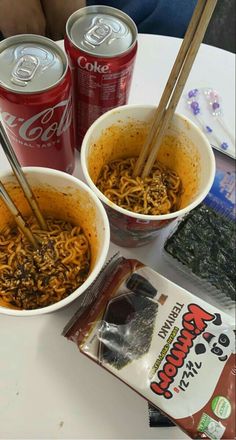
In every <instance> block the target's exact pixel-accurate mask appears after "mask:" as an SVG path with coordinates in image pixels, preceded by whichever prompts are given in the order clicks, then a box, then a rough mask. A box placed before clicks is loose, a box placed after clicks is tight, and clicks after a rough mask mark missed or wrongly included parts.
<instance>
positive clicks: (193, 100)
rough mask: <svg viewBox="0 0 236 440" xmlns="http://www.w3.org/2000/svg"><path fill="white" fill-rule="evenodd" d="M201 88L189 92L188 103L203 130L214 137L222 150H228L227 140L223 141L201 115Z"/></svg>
mask: <svg viewBox="0 0 236 440" xmlns="http://www.w3.org/2000/svg"><path fill="white" fill-rule="evenodd" d="M199 94H200V92H199V90H198V89H192V90H190V91H189V92H188V94H187V104H188V107H189V110H190V112H191V113H192V114H193V115H194V116H195V117H196V119H197V121H198V123H199V125H200V127H201V128H202V130H203V131H204V132H205V133H206V134H207V135H210V136H211V138H212V139H214V142H216V143H217V144H218V145H219V146H220V147H221V148H222V150H227V148H228V144H227V142H221V141H220V139H219V138H218V136H216V134H215V133H213V129H212V128H211V127H210V126H209V125H208V124H206V123H205V121H204V120H203V119H202V116H201V108H200V104H199Z"/></svg>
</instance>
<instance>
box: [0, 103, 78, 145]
mask: <svg viewBox="0 0 236 440" xmlns="http://www.w3.org/2000/svg"><path fill="white" fill-rule="evenodd" d="M0 119H1V120H2V121H3V123H4V125H5V127H6V128H7V130H8V131H10V133H12V134H13V135H15V136H17V137H20V138H22V139H23V140H24V141H26V142H32V141H41V142H48V141H49V140H50V139H52V138H53V137H55V136H56V137H60V136H61V135H62V134H63V133H64V132H65V131H67V130H68V128H69V127H70V125H71V122H72V98H71V97H70V98H69V99H67V100H64V101H61V102H59V103H58V104H56V105H55V106H53V107H50V108H46V109H44V110H42V111H41V112H39V113H37V114H35V115H33V116H31V118H29V119H26V120H25V119H23V118H21V117H19V116H18V115H17V116H16V115H12V114H10V113H8V112H5V111H3V112H1V113H0Z"/></svg>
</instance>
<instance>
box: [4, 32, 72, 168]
mask: <svg viewBox="0 0 236 440" xmlns="http://www.w3.org/2000/svg"><path fill="white" fill-rule="evenodd" d="M0 66H1V69H0V118H1V120H2V121H3V123H4V126H5V128H6V131H7V133H8V135H9V137H10V140H11V143H12V146H13V148H14V150H15V153H16V155H17V157H18V159H19V161H20V163H21V165H22V166H31V165H32V166H42V167H47V168H55V169H58V170H61V171H66V172H68V173H72V172H73V169H74V165H75V157H74V146H75V140H74V127H73V117H72V113H73V112H72V78H71V71H70V68H69V65H68V59H67V56H66V54H65V53H64V51H63V50H62V49H61V48H60V47H59V46H58V45H57V44H56V43H55V42H53V41H51V40H49V39H48V38H45V37H42V36H39V35H17V36H14V37H10V38H7V39H6V40H3V41H2V42H1V43H0Z"/></svg>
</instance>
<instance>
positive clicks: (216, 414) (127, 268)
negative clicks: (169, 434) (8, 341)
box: [63, 257, 236, 440]
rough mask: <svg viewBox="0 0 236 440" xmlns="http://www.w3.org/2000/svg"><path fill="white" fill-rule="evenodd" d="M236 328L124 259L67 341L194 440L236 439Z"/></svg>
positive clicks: (97, 286) (98, 287)
mask: <svg viewBox="0 0 236 440" xmlns="http://www.w3.org/2000/svg"><path fill="white" fill-rule="evenodd" d="M86 304H87V306H86ZM233 324H234V323H233V319H232V318H231V317H230V316H228V315H227V314H225V313H223V312H221V311H219V310H217V309H216V308H215V307H213V306H211V305H209V304H207V303H206V302H204V301H202V300H200V299H199V298H197V297H195V296H193V295H192V294H191V293H189V292H187V291H186V290H184V289H182V288H181V287H179V286H177V285H176V284H174V283H172V282H170V281H169V280H167V279H166V278H164V277H163V276H161V275H160V274H158V273H157V272H155V271H153V270H152V269H150V268H149V267H147V266H144V265H143V264H142V263H140V262H139V261H137V260H126V259H125V258H122V257H119V258H115V259H113V260H112V261H111V262H110V263H109V264H108V266H107V267H106V268H105V269H104V270H103V272H102V273H101V274H100V275H99V277H98V278H97V280H96V281H95V283H94V285H93V286H92V287H91V288H90V289H89V290H88V291H87V292H86V295H85V297H84V307H82V311H81V308H80V310H79V311H78V313H77V314H76V315H75V316H74V317H73V318H72V320H71V322H70V323H69V324H68V325H67V327H66V328H65V329H64V332H63V334H64V336H66V337H67V338H68V339H70V340H72V341H74V342H75V343H76V344H77V345H78V347H79V349H80V351H81V352H82V353H84V354H86V355H87V356H88V357H90V358H91V359H92V360H94V361H96V362H97V363H98V364H99V365H101V366H102V367H104V368H105V369H107V370H108V371H110V372H111V373H112V374H114V375H115V376H117V377H118V378H119V379H121V380H122V381H123V382H125V383H126V384H127V385H129V386H130V387H131V388H133V389H134V390H135V391H137V392H138V393H139V394H140V395H142V396H143V397H144V398H145V399H147V400H148V401H149V402H150V403H152V404H153V405H154V406H156V407H157V408H158V409H159V410H160V411H161V412H162V413H164V414H165V415H167V416H168V417H170V418H171V420H172V421H173V422H174V423H175V424H176V425H178V426H179V427H180V428H181V429H182V430H183V431H184V432H185V433H186V434H188V435H189V436H190V437H191V438H204V439H213V440H218V439H234V438H235V375H236V368H235V333H234V329H233Z"/></svg>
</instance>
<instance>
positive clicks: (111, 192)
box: [97, 157, 181, 215]
mask: <svg viewBox="0 0 236 440" xmlns="http://www.w3.org/2000/svg"><path fill="white" fill-rule="evenodd" d="M136 160H137V158H135V157H132V158H127V159H117V160H113V161H111V162H109V163H107V164H106V165H105V166H104V167H103V168H102V170H101V173H100V176H99V178H98V181H97V187H98V189H99V190H100V191H101V192H102V193H103V194H104V195H105V196H106V197H107V198H108V199H109V200H110V201H111V202H113V203H115V204H116V205H118V206H120V207H121V208H124V209H127V210H128V211H133V212H135V213H138V214H148V215H160V214H168V213H170V212H174V211H177V210H178V209H179V206H180V197H181V180H180V177H179V176H178V175H177V173H175V172H174V171H172V170H170V169H169V168H167V167H165V166H164V165H162V164H161V163H160V162H158V161H156V162H155V164H154V166H153V168H152V170H151V173H150V175H149V176H148V177H145V178H144V179H142V178H141V177H133V176H132V173H133V170H134V167H135V162H136Z"/></svg>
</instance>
